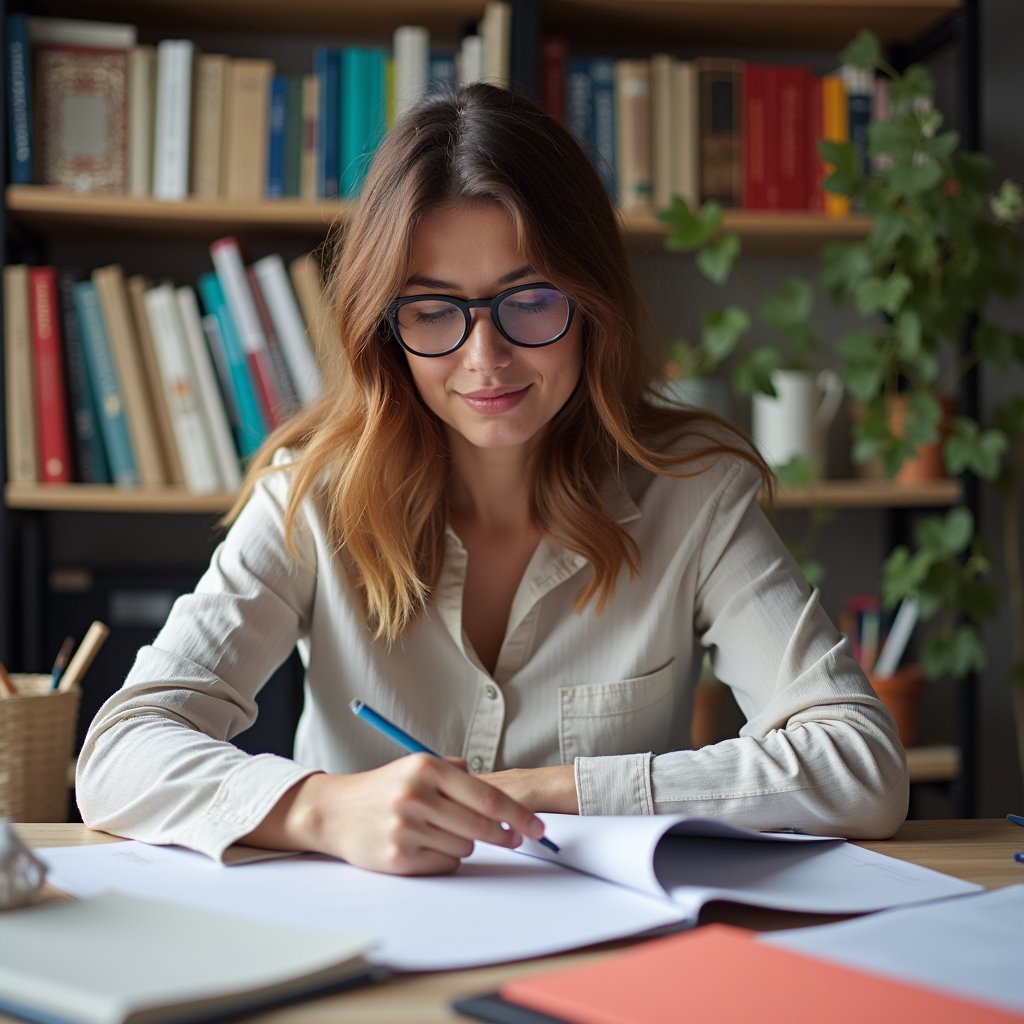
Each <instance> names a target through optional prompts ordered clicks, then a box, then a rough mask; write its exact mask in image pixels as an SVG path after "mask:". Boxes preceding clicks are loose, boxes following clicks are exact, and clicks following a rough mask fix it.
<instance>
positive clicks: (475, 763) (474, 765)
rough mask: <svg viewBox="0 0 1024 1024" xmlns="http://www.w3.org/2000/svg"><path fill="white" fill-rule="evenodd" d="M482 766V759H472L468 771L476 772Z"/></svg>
mask: <svg viewBox="0 0 1024 1024" xmlns="http://www.w3.org/2000/svg"><path fill="white" fill-rule="evenodd" d="M483 766H484V759H483V758H482V757H472V758H470V760H469V770H470V771H471V772H478V771H480V769H481V768H483Z"/></svg>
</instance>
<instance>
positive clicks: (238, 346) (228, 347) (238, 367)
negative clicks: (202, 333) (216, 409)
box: [199, 271, 267, 459]
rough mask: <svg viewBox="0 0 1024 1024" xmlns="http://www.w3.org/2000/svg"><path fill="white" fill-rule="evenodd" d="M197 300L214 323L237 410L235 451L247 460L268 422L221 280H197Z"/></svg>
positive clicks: (207, 277)
mask: <svg viewBox="0 0 1024 1024" xmlns="http://www.w3.org/2000/svg"><path fill="white" fill-rule="evenodd" d="M199 297H200V299H202V302H203V309H204V310H206V312H207V313H209V314H210V316H212V317H213V319H214V320H215V321H216V322H217V330H218V331H219V333H220V340H221V344H222V345H223V347H224V358H225V361H226V362H227V366H228V376H229V378H230V380H231V390H232V393H233V397H234V400H235V408H236V409H237V410H238V450H239V451H240V452H241V454H242V458H243V459H247V458H248V457H249V456H250V455H252V453H253V452H254V451H256V449H257V448H259V446H260V445H261V444H262V443H263V439H264V438H265V437H266V436H267V421H266V418H265V417H264V415H263V410H262V408H261V407H260V402H259V398H258V396H257V394H256V389H255V387H254V386H253V382H252V377H251V376H250V375H249V364H248V361H247V360H246V358H245V351H244V350H243V349H242V340H241V338H239V336H238V329H237V328H236V327H235V321H234V320H233V319H232V316H231V311H230V310H229V309H228V303H227V299H226V298H225V296H224V288H223V287H222V285H221V283H220V278H219V277H217V275H216V274H215V273H213V271H210V272H209V273H207V274H202V275H201V276H200V278H199Z"/></svg>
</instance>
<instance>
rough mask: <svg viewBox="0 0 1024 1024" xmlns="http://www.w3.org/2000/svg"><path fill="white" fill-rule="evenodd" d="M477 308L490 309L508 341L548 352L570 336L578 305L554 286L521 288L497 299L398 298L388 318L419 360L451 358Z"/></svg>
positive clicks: (396, 332) (503, 293)
mask: <svg viewBox="0 0 1024 1024" xmlns="http://www.w3.org/2000/svg"><path fill="white" fill-rule="evenodd" d="M474 309H489V310H490V311H491V321H492V322H493V323H494V326H495V327H497V328H498V330H499V331H500V332H501V334H502V336H503V337H504V338H505V339H506V340H507V341H510V342H511V343H512V344H513V345H520V346H522V347H523V348H542V347H543V346H544V345H551V344H554V342H556V341H558V340H559V339H560V338H563V337H565V334H566V332H567V331H568V330H569V325H570V324H571V323H572V317H573V313H575V312H576V303H575V302H573V300H572V299H570V298H569V296H568V295H566V294H565V293H564V292H562V291H559V289H557V288H556V287H555V286H554V285H551V284H547V283H546V282H540V283H537V284H520V285H516V287H515V288H506V289H505V291H503V292H498V294H497V295H495V296H494V298H493V299H456V298H455V297H454V296H451V295H407V296H404V297H403V298H400V299H395V301H394V302H392V303H391V305H389V306H388V308H387V311H386V313H385V315H386V316H387V320H388V323H389V324H390V325H391V330H392V331H393V332H394V335H395V337H396V338H397V339H398V343H399V344H400V345H401V346H402V348H404V349H405V350H406V351H407V352H411V353H412V354H413V355H416V356H425V357H427V358H433V357H434V356H446V355H448V354H449V353H451V352H454V351H455V350H456V349H457V348H459V347H460V346H461V345H462V344H463V343H464V342H465V340H466V339H467V338H468V337H469V332H470V331H471V330H472V329H473V313H472V311H473V310H474Z"/></svg>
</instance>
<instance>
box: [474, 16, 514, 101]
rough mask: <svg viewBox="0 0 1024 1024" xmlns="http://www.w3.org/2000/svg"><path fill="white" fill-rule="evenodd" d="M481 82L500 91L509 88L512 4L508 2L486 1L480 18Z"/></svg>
mask: <svg viewBox="0 0 1024 1024" xmlns="http://www.w3.org/2000/svg"><path fill="white" fill-rule="evenodd" d="M479 31H480V40H481V44H482V47H481V48H482V56H483V66H482V72H483V74H482V81H484V82H490V84H491V85H497V86H499V87H500V88H502V89H507V88H508V87H509V81H510V79H509V71H510V60H511V47H512V4H511V3H509V2H508V0H487V2H486V3H485V4H484V11H483V14H482V15H481V17H480V25H479Z"/></svg>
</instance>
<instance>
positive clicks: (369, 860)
mask: <svg viewBox="0 0 1024 1024" xmlns="http://www.w3.org/2000/svg"><path fill="white" fill-rule="evenodd" d="M502 774H504V773H502ZM506 826H507V827H506ZM543 834H544V824H543V822H542V821H541V820H540V819H539V818H537V817H536V816H535V815H534V814H533V813H532V812H531V811H530V810H529V809H527V808H526V807H525V806H523V805H522V804H521V803H519V802H517V801H516V800H515V799H514V798H513V797H512V796H510V795H508V794H507V793H506V792H503V791H502V788H501V787H498V786H495V785H489V784H488V781H484V779H483V778H482V777H479V776H473V775H470V774H468V773H467V772H466V771H465V767H464V765H463V763H462V762H461V761H456V760H451V761H449V760H442V759H440V758H436V757H431V756H430V755H428V754H410V755H409V756H407V757H402V758H399V759H398V760H397V761H392V762H391V763H390V764H387V765H384V766H383V767H381V768H375V769H373V770H372V771H368V772H359V773H357V774H354V775H327V774H318V775H311V776H309V777H307V778H305V779H303V780H302V781H301V782H299V783H298V784H297V785H295V786H293V787H292V788H291V789H290V790H289V791H288V792H287V793H285V795H284V796H283V797H282V798H281V799H280V800H279V801H278V802H277V804H276V805H275V806H274V808H273V810H271V812H270V814H268V815H267V817H266V818H265V819H264V821H263V822H262V824H260V825H259V826H258V827H257V828H256V829H255V830H254V831H253V832H251V833H249V835H248V836H246V837H245V839H244V840H243V841H244V842H246V843H249V844H251V845H254V846H269V847H272V848H275V849H288V850H296V849H297V850H309V851H315V852H317V853H327V854H330V855H332V856H335V857H341V858H343V859H344V860H346V861H348V862H349V863H350V864H354V865H356V866H358V867H363V868H369V869H370V870H372V871H382V872H385V873H388V874H396V875H432V874H445V873H448V872H451V871H454V870H455V869H456V868H457V867H458V866H459V862H460V861H461V860H462V858H464V857H468V856H469V855H470V854H471V853H472V852H473V844H474V842H475V841H476V840H482V841H483V842H487V843H493V844H494V845H495V846H504V847H506V848H508V849H514V848H515V847H517V846H519V844H520V843H521V842H522V841H523V839H522V837H523V835H527V836H530V837H531V838H533V839H539V838H540V837H541V836H542V835H543Z"/></svg>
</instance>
